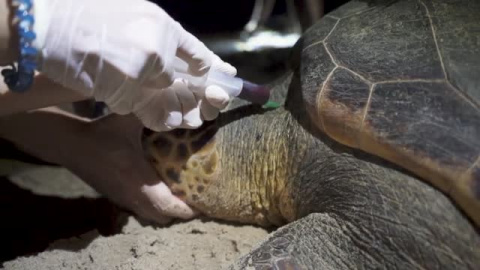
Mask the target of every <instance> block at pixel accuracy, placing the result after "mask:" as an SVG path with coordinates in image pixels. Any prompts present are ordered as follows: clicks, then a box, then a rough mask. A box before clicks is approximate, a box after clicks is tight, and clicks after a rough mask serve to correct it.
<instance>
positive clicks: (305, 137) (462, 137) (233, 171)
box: [144, 0, 480, 269]
mask: <svg viewBox="0 0 480 270" xmlns="http://www.w3.org/2000/svg"><path fill="white" fill-rule="evenodd" d="M370 2H371V3H370ZM370 2H366V1H352V2H350V3H348V4H346V5H344V6H342V7H340V8H339V9H337V10H335V11H334V12H332V13H330V14H329V15H327V16H326V17H324V18H323V19H322V20H321V21H320V22H318V23H317V24H316V25H315V26H314V27H312V28H311V29H309V30H308V32H307V33H306V34H305V35H304V36H303V37H302V39H301V40H300V41H299V42H298V44H297V46H296V48H295V50H294V51H295V52H296V53H294V55H293V59H292V63H293V65H292V66H293V68H292V72H290V73H289V74H286V75H285V77H283V78H282V79H280V80H279V81H277V82H274V83H273V84H272V85H271V87H272V92H273V96H274V100H276V101H280V102H283V103H284V106H283V107H281V108H279V109H276V110H270V111H263V110H261V109H259V108H256V107H254V106H249V105H247V104H245V103H244V102H242V101H238V100H236V101H235V102H233V103H232V104H231V107H230V108H229V110H228V111H227V112H225V113H223V114H222V115H220V117H219V118H218V119H217V120H216V121H214V122H210V123H208V124H206V125H205V126H204V127H202V128H201V129H199V130H189V131H186V130H177V131H172V132H169V133H152V132H148V131H145V136H144V145H145V151H146V153H147V156H148V157H149V158H150V159H151V161H152V163H153V164H154V166H155V167H156V169H157V171H158V173H159V175H160V176H161V177H162V179H164V180H165V181H166V183H167V184H168V185H169V186H170V188H171V189H172V191H173V192H174V193H175V194H176V195H177V196H179V197H181V198H183V199H184V200H185V201H187V202H188V203H189V204H190V205H192V206H193V207H195V208H196V209H198V210H200V211H201V212H202V213H204V214H205V215H208V216H211V217H215V218H220V219H226V220H232V221H238V222H243V223H255V224H259V225H262V226H270V225H275V226H283V227H282V228H280V229H279V230H278V231H276V232H275V233H273V234H272V235H271V237H269V238H268V239H267V240H265V242H264V243H262V244H260V245H259V246H258V247H257V248H255V249H254V250H253V251H252V252H251V253H249V254H247V255H246V256H245V257H244V258H242V259H241V260H240V261H239V262H238V263H237V264H236V265H235V266H232V268H235V269H238V268H241V269H249V267H254V268H255V269H345V268H367V269H374V268H375V269H377V268H382V269H383V268H385V269H394V268H395V269H396V268H400V269H412V268H426V269H476V268H477V267H478V265H480V235H479V234H478V231H477V227H476V226H478V225H479V224H480V204H479V199H480V194H479V193H480V192H479V185H480V184H479V181H480V173H479V172H480V169H479V168H480V167H479V166H480V164H479V154H480V141H479V140H478V139H479V138H480V113H479V106H478V104H479V103H480V90H479V89H480V78H478V76H476V75H477V74H478V71H479V70H480V51H479V50H480V47H479V46H478V45H480V44H479V43H480V35H479V34H478V28H479V22H480V17H479V16H480V2H478V1H474V0H471V1H468V0H458V1H441V0H422V1H418V0H398V1H370ZM359 149H360V150H359ZM361 150H363V151H361ZM365 152H368V153H370V154H368V153H365ZM371 154H373V155H371ZM379 157H380V158H379ZM397 166H398V167H397ZM429 183H430V184H433V186H434V187H432V186H430V185H429ZM447 196H450V198H452V199H453V200H454V201H455V202H456V203H457V204H458V206H459V207H458V206H457V205H455V204H454V203H453V202H452V201H451V200H450V199H449V198H448V197H447ZM459 208H461V209H459ZM469 218H470V219H469ZM472 221H473V222H472ZM475 224H476V225H475Z"/></svg>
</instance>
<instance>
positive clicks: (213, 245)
mask: <svg viewBox="0 0 480 270" xmlns="http://www.w3.org/2000/svg"><path fill="white" fill-rule="evenodd" d="M7 174H8V175H9V177H8V179H9V181H10V182H11V183H13V184H14V185H15V187H14V188H17V187H18V188H19V189H22V190H28V191H31V192H32V194H30V193H29V194H30V195H31V196H37V197H38V196H40V197H48V198H50V199H51V198H55V199H59V200H62V199H61V198H64V199H65V200H67V199H68V200H70V201H65V204H64V203H57V204H53V206H52V205H49V206H48V207H50V209H51V208H55V207H56V205H58V207H61V206H60V204H62V205H64V206H65V205H66V207H67V208H68V205H69V204H68V203H69V202H71V201H74V202H77V201H76V200H82V202H83V200H85V198H90V199H92V200H96V198H98V194H97V193H96V192H95V191H93V190H92V189H91V188H90V187H88V186H87V185H85V184H83V182H81V181H80V180H79V179H78V178H76V177H75V176H73V175H72V174H70V173H69V172H68V171H67V170H64V169H61V168H51V167H41V166H30V165H29V166H26V165H25V164H20V163H12V162H5V161H0V175H7ZM0 180H2V181H3V182H6V181H7V180H5V178H3V179H1V178H0ZM4 190H5V188H4ZM22 192H23V191H22ZM22 194H23V193H22ZM22 196H23V195H22ZM27 201H28V200H27ZM22 202H25V200H22ZM94 202H96V201H94ZM24 204H25V203H24ZM27 204H28V202H27ZM28 206H30V207H33V205H27V207H28ZM89 207H90V206H85V207H84V208H85V211H89V210H88V209H90V208H89ZM54 210H55V209H51V211H54ZM19 211H22V210H21V208H20V209H19ZM67 211H68V209H67ZM72 211H74V210H73V209H72V210H71V211H69V212H68V213H71V212H72ZM75 211H78V210H75ZM37 212H38V211H37ZM81 212H82V210H80V211H79V212H77V213H78V214H79V215H81V214H82V213H81ZM7 213H9V212H8V211H7ZM86 214H88V213H86ZM25 215H28V213H25ZM38 215H39V218H37V221H38V222H41V219H42V217H43V215H42V213H39V214H38ZM49 215H51V214H49ZM49 215H47V216H49ZM60 215H65V214H64V213H62V214H60ZM74 215H75V214H74ZM120 216H122V218H123V219H122V220H123V222H124V223H122V225H121V226H120V228H119V230H118V231H116V232H115V233H113V234H112V235H102V234H100V233H99V231H98V229H92V230H88V231H84V232H83V233H81V234H78V235H70V237H69V238H67V239H56V240H55V241H53V242H49V243H48V244H47V245H46V247H45V248H43V249H41V250H39V251H40V252H35V253H33V254H31V255H27V254H24V255H23V256H20V257H16V258H15V259H11V260H8V261H5V262H4V263H3V268H2V269H22V270H23V269H38V270H41V269H117V270H121V269H185V270H190V269H192V270H193V269H223V268H225V267H227V266H228V265H229V264H231V263H232V262H233V261H234V260H235V259H237V258H239V257H240V256H241V255H243V254H245V253H247V252H248V251H249V250H251V249H252V247H253V246H255V245H256V244H257V243H258V242H259V241H261V240H262V239H264V238H265V237H266V236H267V234H268V233H267V231H265V230H264V229H261V228H256V227H253V226H243V225H235V224H226V223H221V222H218V221H212V220H208V219H195V220H191V221H187V222H177V223H174V224H172V225H169V226H166V227H156V226H152V224H145V223H143V222H142V221H139V220H137V219H136V218H135V217H133V216H130V215H128V214H127V213H124V212H122V213H121V214H120ZM3 218H6V219H8V218H9V217H8V216H6V217H5V216H4V217H3ZM52 219H53V218H52ZM59 222H60V221H59ZM69 222H70V223H65V224H72V223H71V222H72V220H70V221H69ZM73 222H75V221H73ZM77 222H78V221H77ZM33 223H35V221H34V222H33ZM39 224H40V223H39ZM32 226H33V228H35V224H33V225H32ZM39 226H40V225H39ZM52 226H55V225H52ZM66 226H67V227H68V225H66ZM7 227H8V226H7ZM26 228H28V227H26ZM87 228H88V227H87ZM47 229H48V228H47ZM47 229H45V230H47ZM62 229H64V228H63V227H62ZM40 232H42V231H40ZM28 233H29V234H32V233H31V232H28ZM27 235H28V234H27ZM49 235H50V236H51V235H52V234H51V233H50V234H49ZM54 238H55V237H54ZM57 238H58V237H57ZM22 241H26V243H25V245H28V244H29V243H30V244H31V243H32V242H31V239H29V238H27V239H26V240H25V239H23V240H22ZM14 242H15V241H13V242H12V243H14ZM8 243H10V242H8V241H7V244H8ZM4 244H5V242H4ZM12 247H13V245H12ZM8 248H10V247H8V246H7V247H6V246H3V247H2V250H4V249H8Z"/></svg>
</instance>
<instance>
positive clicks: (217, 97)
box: [205, 85, 230, 110]
mask: <svg viewBox="0 0 480 270" xmlns="http://www.w3.org/2000/svg"><path fill="white" fill-rule="evenodd" d="M205 99H206V100H207V101H208V103H210V104H211V105H212V106H214V107H215V108H218V109H220V110H222V109H224V108H225V107H227V105H228V102H229V101H230V96H229V95H228V93H227V92H226V91H225V90H224V89H223V88H221V87H219V86H216V85H211V86H209V87H207V89H205Z"/></svg>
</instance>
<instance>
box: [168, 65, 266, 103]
mask: <svg viewBox="0 0 480 270" xmlns="http://www.w3.org/2000/svg"><path fill="white" fill-rule="evenodd" d="M174 69H175V73H174V78H181V79H185V80H187V81H189V82H190V83H191V84H193V85H195V86H198V87H208V86H210V85H218V86H219V87H222V88H223V89H224V90H225V91H227V93H228V94H229V95H230V96H231V97H238V98H241V99H243V100H246V101H249V102H252V103H255V104H259V105H265V104H266V103H267V102H268V99H269V98H270V91H269V89H268V88H266V87H264V86H261V85H258V84H255V83H251V82H249V81H246V80H243V79H241V78H238V77H233V76H230V75H228V74H225V73H223V72H220V71H217V70H210V71H209V72H208V73H207V74H205V75H204V76H192V75H190V74H189V73H188V64H187V63H186V62H184V61H183V60H182V59H180V58H178V57H177V58H176V59H175V63H174Z"/></svg>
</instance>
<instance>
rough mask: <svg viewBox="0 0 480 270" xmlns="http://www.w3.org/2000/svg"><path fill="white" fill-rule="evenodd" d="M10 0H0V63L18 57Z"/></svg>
mask: <svg viewBox="0 0 480 270" xmlns="http://www.w3.org/2000/svg"><path fill="white" fill-rule="evenodd" d="M12 10H13V9H12V0H0V65H2V66H5V65H7V64H10V63H12V62H13V61H15V60H17V58H18V38H17V34H16V32H15V31H14V28H13V12H12Z"/></svg>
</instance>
